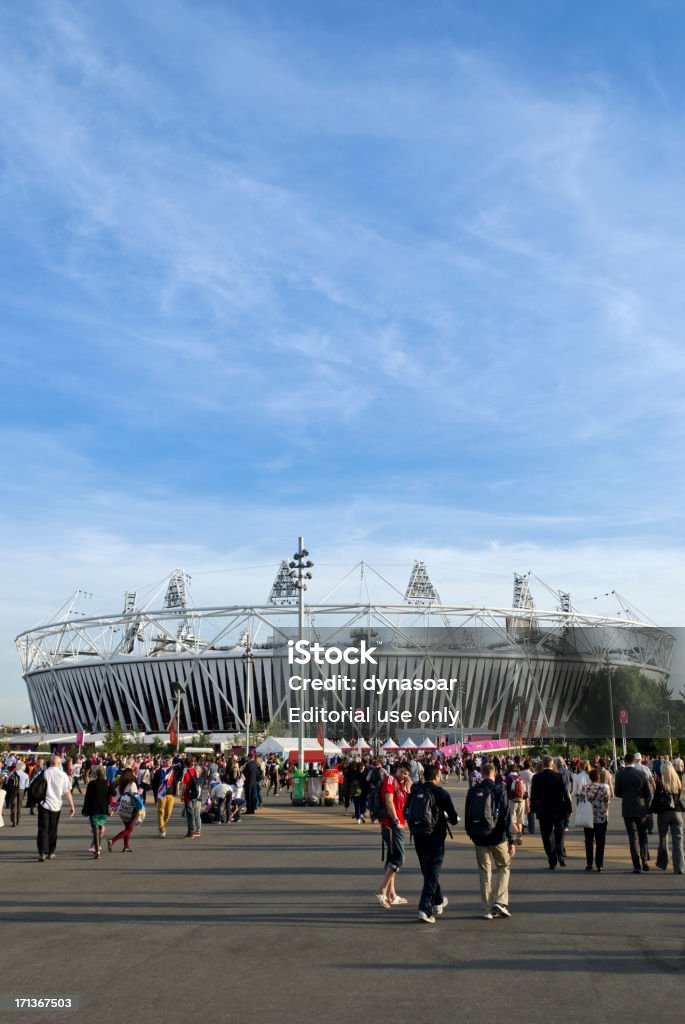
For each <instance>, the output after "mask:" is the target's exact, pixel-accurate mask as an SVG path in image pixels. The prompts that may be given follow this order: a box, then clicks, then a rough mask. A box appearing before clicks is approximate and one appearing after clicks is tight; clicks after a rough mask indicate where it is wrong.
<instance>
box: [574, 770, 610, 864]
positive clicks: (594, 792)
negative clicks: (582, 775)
mask: <svg viewBox="0 0 685 1024" xmlns="http://www.w3.org/2000/svg"><path fill="white" fill-rule="evenodd" d="M589 779H590V781H589V783H588V784H587V786H585V788H584V790H583V791H582V796H583V800H580V794H579V795H578V800H579V802H578V803H577V804H576V825H580V824H582V825H583V831H584V832H585V859H586V861H587V863H586V866H585V870H586V871H592V861H593V858H594V862H595V867H596V868H597V870H598V871H599V872H602V871H603V870H604V844H605V842H606V835H607V825H608V824H609V800H610V799H611V793H610V791H609V787H608V786H607V785H606V784H605V783H603V782H600V781H599V770H598V769H597V768H592V769H591V770H590V772H589ZM579 815H580V819H581V820H579Z"/></svg>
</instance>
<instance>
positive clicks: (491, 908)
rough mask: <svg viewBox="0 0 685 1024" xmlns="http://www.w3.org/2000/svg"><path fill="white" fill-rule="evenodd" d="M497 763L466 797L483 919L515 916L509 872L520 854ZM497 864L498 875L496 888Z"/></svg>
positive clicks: (483, 771)
mask: <svg viewBox="0 0 685 1024" xmlns="http://www.w3.org/2000/svg"><path fill="white" fill-rule="evenodd" d="M495 773H496V769H495V766H494V764H484V765H483V767H482V769H481V775H482V778H481V780H480V782H477V783H475V785H474V786H472V787H471V789H469V791H468V793H467V794H466V811H465V814H464V828H465V829H466V833H467V835H468V836H469V838H470V839H471V841H472V843H473V845H474V847H475V850H476V860H477V861H478V868H479V871H480V898H481V902H482V904H483V917H484V918H485V920H486V921H492V919H493V918H495V917H511V911H510V910H509V871H510V865H511V859H512V857H513V856H514V854H515V852H516V845H515V843H514V834H513V832H512V828H511V808H510V806H509V799H508V797H507V792H506V788H505V787H504V785H503V784H502V783H501V782H499V783H496V782H495ZM493 865H494V867H495V870H496V872H497V878H496V880H495V887H494V890H493V886H492V868H493Z"/></svg>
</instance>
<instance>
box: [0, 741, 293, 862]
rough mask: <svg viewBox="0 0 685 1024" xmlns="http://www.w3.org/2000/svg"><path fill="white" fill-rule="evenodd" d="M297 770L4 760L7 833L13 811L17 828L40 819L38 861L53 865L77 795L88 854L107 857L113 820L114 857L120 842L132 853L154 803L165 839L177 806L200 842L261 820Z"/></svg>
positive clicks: (115, 760) (239, 763)
mask: <svg viewBox="0 0 685 1024" xmlns="http://www.w3.org/2000/svg"><path fill="white" fill-rule="evenodd" d="M290 785H291V769H290V767H289V766H288V765H286V764H280V763H279V761H278V759H277V758H275V757H269V758H266V759H263V758H262V757H260V756H259V755H257V754H254V755H253V756H251V757H249V758H245V757H243V758H238V756H237V755H235V754H230V755H219V756H215V757H212V756H203V757H196V756H188V757H183V756H180V755H176V756H175V757H171V756H169V757H162V758H153V757H150V756H149V755H145V754H142V755H139V756H137V757H136V756H129V757H99V756H97V755H94V754H89V755H84V756H78V757H76V758H73V759H72V758H70V757H64V756H62V755H60V754H53V755H45V756H43V755H34V756H31V757H27V758H26V759H25V760H22V759H21V756H20V755H5V756H4V758H3V759H2V763H1V764H0V826H1V825H4V824H5V822H4V816H3V815H4V812H5V810H7V812H8V814H9V818H10V822H9V824H10V827H12V828H17V827H19V825H20V823H21V820H22V812H23V811H28V813H29V815H31V816H34V815H35V816H36V817H37V819H38V821H37V836H36V844H37V847H38V860H39V861H40V862H44V861H46V860H54V858H55V857H56V850H57V832H58V827H59V819H60V815H61V812H62V808H63V804H64V802H65V801H66V802H67V804H68V806H69V809H70V814H71V815H72V816H73V815H74V814H75V813H76V811H75V806H74V801H73V793H74V792H78V793H81V794H83V807H82V814H83V815H84V816H85V817H87V818H88V821H89V825H90V829H91V845H90V848H89V851H88V852H89V853H91V854H92V855H93V857H94V858H95V859H99V858H100V856H101V854H102V849H103V840H104V836H105V830H106V826H107V823H108V819H109V818H114V819H115V820H117V821H120V822H121V825H122V827H121V828H120V830H119V831H118V832H117V833H116V834H115V835H113V836H112V838H110V839H107V841H106V845H107V849H108V851H109V852H110V853H111V852H112V851H113V850H114V849H115V847H116V845H117V844H118V843H119V842H121V844H122V845H121V848H122V851H123V852H124V853H131V852H132V849H133V848H132V846H131V837H132V835H133V831H134V828H135V827H136V826H138V825H142V823H143V822H144V821H145V817H146V811H147V806H148V798H151V800H152V803H153V804H154V805H155V810H156V817H157V829H158V834H159V836H160V838H161V839H165V838H166V835H167V827H168V823H169V821H170V819H171V815H172V812H173V810H174V807H175V806H176V804H177V802H178V803H179V804H180V807H181V810H182V815H183V821H184V823H185V829H186V830H185V838H187V839H199V838H200V837H201V835H202V826H203V825H204V824H211V825H222V824H223V825H238V824H240V822H241V819H242V817H243V815H245V814H255V813H256V811H257V810H258V809H259V808H260V807H261V806H262V805H263V802H264V798H265V795H267V794H269V793H271V792H274V793H278V792H279V789H280V788H281V787H285V788H286V789H289V787H290Z"/></svg>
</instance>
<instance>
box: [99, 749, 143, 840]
mask: <svg viewBox="0 0 685 1024" xmlns="http://www.w3.org/2000/svg"><path fill="white" fill-rule="evenodd" d="M134 779H135V776H134V774H133V771H132V770H131V769H130V768H124V770H123V772H122V773H121V775H120V776H119V785H118V790H119V804H118V807H117V811H118V814H119V817H120V818H121V820H122V822H123V823H124V827H123V828H122V830H121V832H117V834H116V835H115V836H113V837H112V839H108V840H107V849H108V850H109V852H110V853H111V852H112V847H113V846H114V844H115V843H116V842H118V841H119V840H120V839H123V840H124V849H123V852H124V853H133V851H132V849H131V842H130V840H131V833H132V832H133V828H134V826H135V823H136V818H137V817H138V813H139V811H140V809H141V808H142V806H143V801H142V800H141V799H140V797H139V796H138V787H137V786H136V784H135V781H134Z"/></svg>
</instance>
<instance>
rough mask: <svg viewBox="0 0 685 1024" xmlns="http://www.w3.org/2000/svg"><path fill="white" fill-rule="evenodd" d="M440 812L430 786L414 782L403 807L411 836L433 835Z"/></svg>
mask: <svg viewBox="0 0 685 1024" xmlns="http://www.w3.org/2000/svg"><path fill="white" fill-rule="evenodd" d="M441 814H442V812H441V811H440V808H439V807H438V805H437V803H436V800H435V795H434V793H433V792H432V790H431V788H430V786H426V785H424V783H422V782H417V783H415V785H413V786H412V789H411V793H410V794H409V797H408V798H407V803H406V806H405V808H404V816H405V818H406V820H407V827H408V828H409V831H410V832H411V834H412V836H414V837H416V836H419V837H420V836H431V835H433V833H434V832H435V829H436V827H437V824H438V822H439V821H440V817H441Z"/></svg>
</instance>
